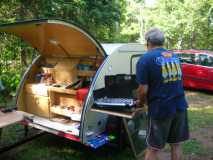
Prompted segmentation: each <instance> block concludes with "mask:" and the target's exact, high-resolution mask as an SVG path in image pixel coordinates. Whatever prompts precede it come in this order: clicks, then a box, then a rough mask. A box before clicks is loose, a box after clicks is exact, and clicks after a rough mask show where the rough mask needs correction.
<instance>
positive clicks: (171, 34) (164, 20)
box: [146, 0, 213, 49]
mask: <svg viewBox="0 0 213 160" xmlns="http://www.w3.org/2000/svg"><path fill="white" fill-rule="evenodd" d="M157 2H158V3H157V5H156V7H155V8H152V9H150V8H147V9H146V15H147V17H146V28H147V29H148V28H150V27H153V26H158V27H160V28H162V29H163V30H164V31H165V33H166V37H167V46H168V47H169V48H185V49H188V48H196V49H213V43H212V42H213V25H212V24H211V23H212V22H210V19H211V17H213V13H212V12H210V11H211V8H212V4H213V1H212V0H204V1H200V0H193V1H191V0H158V1H157Z"/></svg>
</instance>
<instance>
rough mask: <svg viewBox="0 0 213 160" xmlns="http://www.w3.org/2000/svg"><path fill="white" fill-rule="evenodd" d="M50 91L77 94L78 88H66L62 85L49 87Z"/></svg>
mask: <svg viewBox="0 0 213 160" xmlns="http://www.w3.org/2000/svg"><path fill="white" fill-rule="evenodd" d="M49 91H50V92H57V93H64V94H71V95H76V90H73V89H66V88H62V87H52V86H50V87H49Z"/></svg>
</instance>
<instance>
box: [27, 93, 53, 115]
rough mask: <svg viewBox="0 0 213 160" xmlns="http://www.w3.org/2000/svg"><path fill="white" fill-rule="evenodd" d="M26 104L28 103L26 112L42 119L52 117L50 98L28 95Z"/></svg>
mask: <svg viewBox="0 0 213 160" xmlns="http://www.w3.org/2000/svg"><path fill="white" fill-rule="evenodd" d="M25 102H26V104H25V105H26V112H28V113H31V114H35V115H38V116H41V117H47V118H49V117H50V112H49V104H50V103H49V102H50V99H49V97H44V96H39V95H33V94H26V95H25Z"/></svg>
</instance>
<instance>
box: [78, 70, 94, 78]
mask: <svg viewBox="0 0 213 160" xmlns="http://www.w3.org/2000/svg"><path fill="white" fill-rule="evenodd" d="M77 75H78V76H82V77H92V76H94V75H95V71H78V73H77Z"/></svg>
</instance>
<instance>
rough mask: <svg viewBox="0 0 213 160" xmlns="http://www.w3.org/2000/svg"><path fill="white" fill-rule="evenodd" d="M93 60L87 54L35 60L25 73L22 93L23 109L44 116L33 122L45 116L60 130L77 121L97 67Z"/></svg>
mask: <svg viewBox="0 0 213 160" xmlns="http://www.w3.org/2000/svg"><path fill="white" fill-rule="evenodd" d="M95 61H96V58H89V57H88V58H70V57H64V58H61V57H60V58H56V57H47V58H41V59H40V61H39V62H37V64H36V66H34V67H33V72H31V73H30V75H29V77H27V79H28V80H27V83H26V84H25V86H24V88H25V89H24V95H23V100H24V105H25V107H24V108H25V110H24V111H25V112H28V113H31V114H34V115H35V116H39V117H40V118H41V119H42V118H44V119H42V120H41V119H40V120H39V121H37V122H34V123H39V125H42V123H43V122H44V120H45V118H46V120H48V121H50V122H51V124H52V126H51V128H58V130H61V131H62V130H63V131H67V130H70V129H67V128H70V126H72V124H75V125H74V126H76V123H77V124H80V121H81V114H82V110H83V106H84V101H85V99H86V97H87V94H88V91H89V86H90V84H91V82H92V78H93V76H94V75H95V72H96V71H95V69H97V67H98V66H97V63H95ZM37 120H38V119H37ZM74 122H75V123H74ZM43 125H46V121H45V123H44V124H43ZM63 127H64V128H63ZM62 128H63V129H62ZM71 128H72V127H71ZM74 128H75V127H74ZM69 132H71V131H69ZM75 135H76V130H75Z"/></svg>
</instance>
